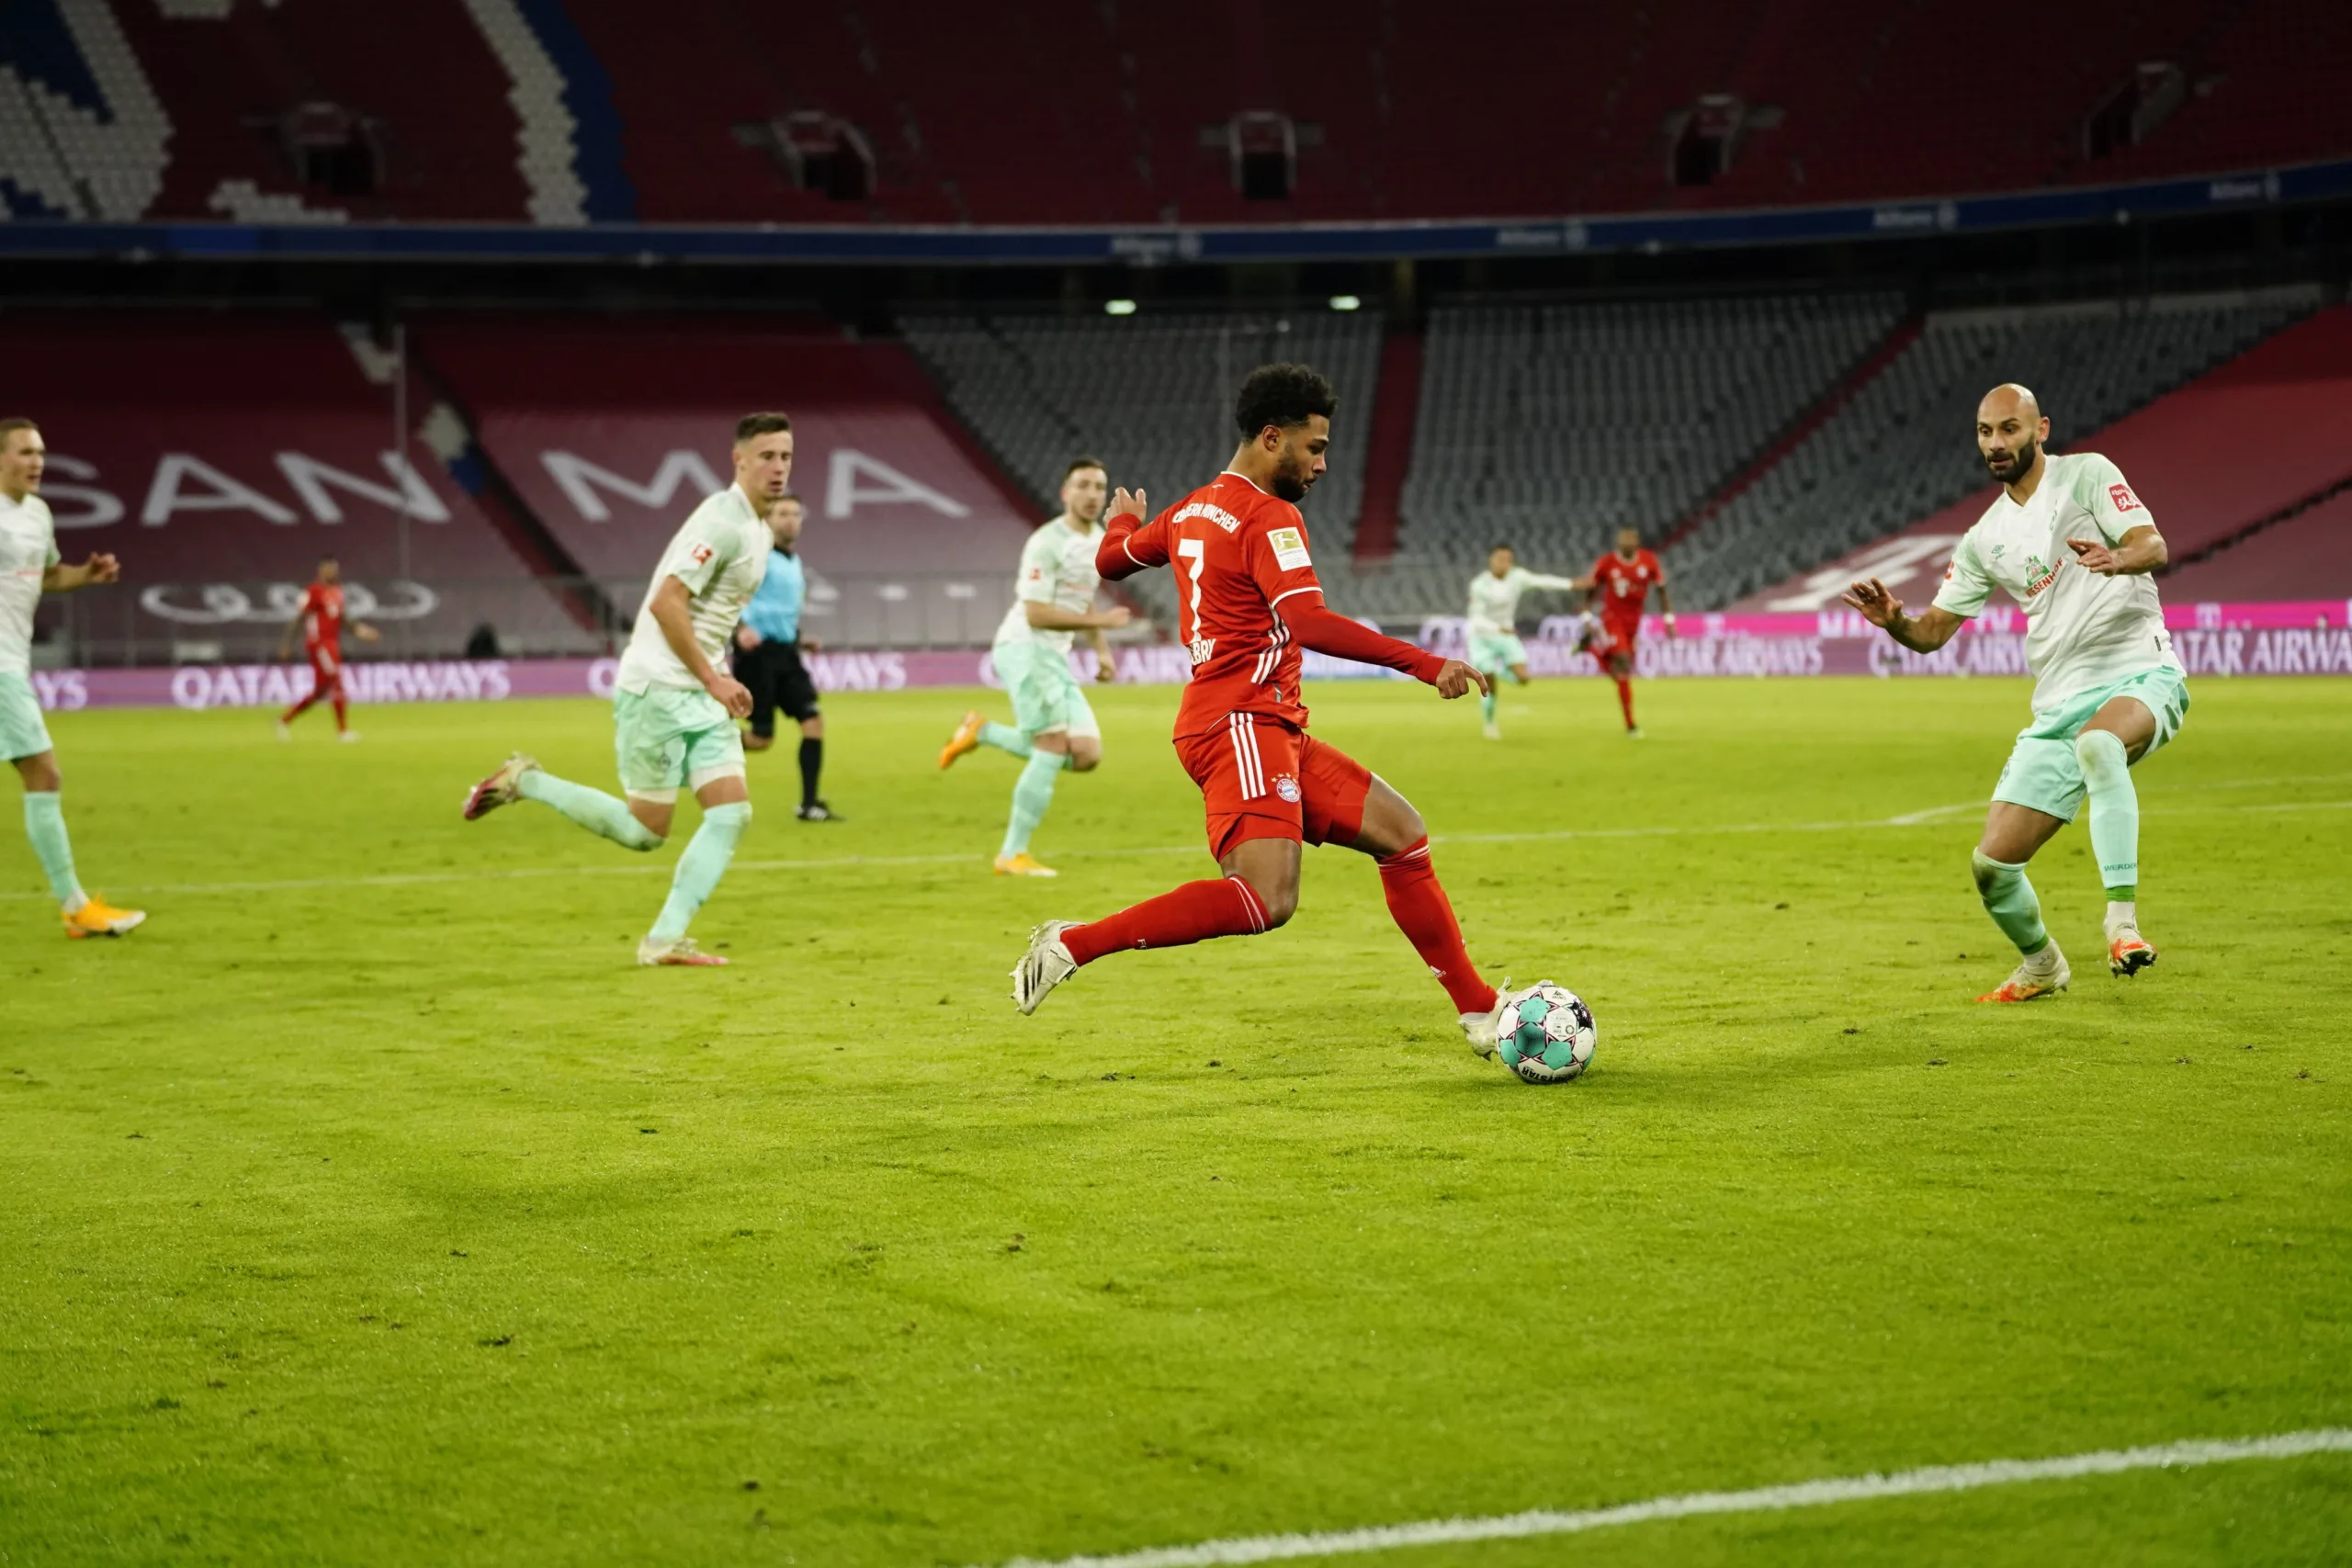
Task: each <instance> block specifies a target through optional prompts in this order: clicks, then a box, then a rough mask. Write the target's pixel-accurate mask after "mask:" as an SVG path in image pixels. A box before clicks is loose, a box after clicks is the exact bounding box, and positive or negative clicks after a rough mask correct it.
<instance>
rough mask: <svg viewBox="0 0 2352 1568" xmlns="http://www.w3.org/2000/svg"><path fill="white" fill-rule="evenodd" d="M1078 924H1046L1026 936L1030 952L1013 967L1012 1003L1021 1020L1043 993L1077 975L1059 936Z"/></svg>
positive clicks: (1067, 948)
mask: <svg viewBox="0 0 2352 1568" xmlns="http://www.w3.org/2000/svg"><path fill="white" fill-rule="evenodd" d="M1078 923H1079V922H1078V921H1076V920H1047V921H1046V923H1045V924H1044V925H1042V926H1039V927H1038V928H1037V929H1036V930H1035V931H1031V932H1030V933H1029V951H1028V952H1026V953H1023V954H1022V955H1021V962H1020V963H1018V964H1014V965H1013V966H1012V1003H1013V1005H1014V1006H1015V1007H1017V1008H1019V1009H1020V1010H1021V1012H1022V1016H1023V1017H1024V1018H1025V1017H1027V1016H1028V1015H1029V1014H1031V1013H1033V1012H1035V1011H1036V1010H1037V1004H1038V1003H1039V1002H1042V1001H1044V1000H1045V999H1046V992H1048V991H1050V990H1052V989H1053V988H1054V987H1056V986H1058V985H1060V984H1061V983H1062V982H1063V981H1064V980H1067V979H1069V977H1070V976H1072V975H1075V974H1077V973H1078V960H1077V959H1075V958H1072V957H1071V956H1070V955H1069V946H1068V945H1067V944H1066V943H1064V942H1063V941H1062V932H1064V931H1068V930H1069V929H1070V927H1072V926H1074V925H1077V924H1078Z"/></svg>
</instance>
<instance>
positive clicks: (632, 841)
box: [515, 768, 663, 850]
mask: <svg viewBox="0 0 2352 1568" xmlns="http://www.w3.org/2000/svg"><path fill="white" fill-rule="evenodd" d="M515 793H516V794H518V795H521V796H522V797H523V798H524V799H526V800H536V801H537V802H538V803H539V804H540V805H542V806H550V807H554V808H555V809H556V810H558V811H560V812H561V813H563V815H564V816H566V817H568V818H571V820H572V821H574V822H577V823H579V824H580V825H581V826H582V828H585V829H588V830H589V831H590V832H592V833H601V834H602V835H604V836H605V838H607V839H610V840H612V841H613V842H615V843H616V844H618V845H620V846H621V847H622V848H623V849H626V850H658V849H660V848H661V847H662V842H663V840H662V836H661V835H660V834H659V833H656V832H654V831H653V829H650V828H648V827H647V826H646V825H645V824H644V823H642V822H640V821H639V820H638V819H637V818H634V817H632V816H630V815H629V811H628V805H627V804H626V803H624V802H622V801H618V800H615V799H614V798H613V797H612V796H611V795H606V794H605V792H604V791H603V790H601V789H590V788H589V787H588V786H587V785H586V784H573V783H572V782H571V780H570V779H560V778H558V777H556V776H555V775H554V774H553V773H548V772H546V771H545V770H543V769H540V768H533V769H531V770H530V771H529V772H527V773H525V774H524V775H523V776H522V777H521V778H519V779H516V780H515Z"/></svg>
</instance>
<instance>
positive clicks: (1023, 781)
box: [998, 751, 1068, 855]
mask: <svg viewBox="0 0 2352 1568" xmlns="http://www.w3.org/2000/svg"><path fill="white" fill-rule="evenodd" d="M1065 761H1068V759H1067V758H1066V757H1064V756H1061V755H1059V754H1058V753H1056V752H1052V751H1039V752H1037V753H1035V755H1033V756H1031V757H1030V759H1029V761H1028V762H1027V764H1026V765H1024V766H1023V768H1022V770H1021V777H1020V778H1019V779H1018V780H1016V781H1015V782H1014V784H1013V786H1012V820H1011V821H1009V822H1007V823H1006V824H1005V825H1004V848H1003V849H1001V850H1000V851H999V852H998V853H1000V854H1008V855H1017V854H1023V853H1025V852H1027V851H1028V848H1029V835H1030V834H1032V833H1035V831H1036V830H1037V824H1038V823H1040V822H1042V821H1044V820H1045V819H1046V807H1048V806H1051V805H1052V804H1053V803H1054V775H1055V774H1056V773H1060V772H1061V771H1062V764H1063V763H1064V762H1065Z"/></svg>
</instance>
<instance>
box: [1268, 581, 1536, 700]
mask: <svg viewBox="0 0 2352 1568" xmlns="http://www.w3.org/2000/svg"><path fill="white" fill-rule="evenodd" d="M1275 613H1276V614H1277V615H1281V616H1282V618H1283V625H1284V626H1288V627H1289V628H1290V635H1291V637H1292V638H1293V639H1294V640H1295V641H1296V642H1297V644H1298V646H1299V647H1301V648H1311V649H1314V650H1315V651H1316V652H1317V653H1328V654H1329V655H1330V656H1331V657H1332V658H1334V659H1352V660H1355V661H1356V662H1357V663H1359V664H1378V665H1383V666H1385V667H1386V668H1388V669H1390V670H1401V671H1404V672H1405V673H1406V674H1408V675H1410V676H1411V677H1412V678H1413V679H1414V680H1416V681H1422V682H1427V683H1429V684H1430V685H1432V686H1435V687H1436V688H1437V694H1438V695H1439V696H1442V697H1445V698H1449V699H1451V698H1453V697H1458V696H1460V695H1462V694H1464V693H1465V692H1467V691H1469V690H1470V689H1471V688H1472V687H1474V686H1475V687H1476V688H1477V689H1478V690H1479V691H1480V692H1482V693H1483V692H1486V691H1487V690H1489V689H1490V688H1489V687H1488V686H1487V678H1486V677H1485V676H1484V675H1481V674H1480V673H1478V671H1476V670H1473V669H1472V668H1470V666H1468V665H1467V664H1464V663H1463V662H1462V660H1458V659H1443V658H1440V657H1439V656H1438V655H1436V654H1434V653H1431V652H1430V651H1429V650H1428V649H1424V648H1416V647H1414V646H1413V645H1412V644H1411V643H1409V642H1405V641H1403V640H1401V639H1399V638H1397V637H1384V636H1383V635H1381V634H1380V633H1379V632H1376V631H1374V630H1373V629H1372V628H1371V627H1369V626H1359V625H1357V624H1356V623H1355V622H1353V621H1351V620H1350V619H1348V617H1347V616H1345V615H1340V614H1338V613H1337V612H1335V611H1333V610H1331V609H1329V608H1327V607H1326V606H1325V604H1324V603H1323V595H1322V593H1321V592H1319V591H1311V592H1301V593H1294V594H1291V595H1289V596H1288V597H1286V598H1284V599H1283V602H1282V603H1281V604H1278V605H1276V606H1275Z"/></svg>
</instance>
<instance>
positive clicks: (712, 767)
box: [613, 686, 743, 800]
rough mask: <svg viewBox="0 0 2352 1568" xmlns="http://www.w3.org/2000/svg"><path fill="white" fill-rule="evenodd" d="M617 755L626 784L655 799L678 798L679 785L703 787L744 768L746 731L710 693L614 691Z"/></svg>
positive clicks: (668, 688)
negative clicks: (739, 727) (740, 728)
mask: <svg viewBox="0 0 2352 1568" xmlns="http://www.w3.org/2000/svg"><path fill="white" fill-rule="evenodd" d="M613 755H614V757H615V759H616V761H618V763H619V764H620V774H621V788H622V789H624V790H626V791H628V793H629V794H630V795H639V796H642V797H644V798H646V799H649V800H675V799H676V798H677V797H678V786H679V785H680V784H684V785H685V786H686V787H687V788H689V789H695V790H699V789H701V788H702V786H703V785H705V784H708V783H709V782H710V781H711V780H713V779H717V778H724V777H726V776H727V775H729V774H730V773H732V774H736V775H738V776H740V775H741V773H742V772H743V733H742V731H741V730H739V729H737V728H735V721H734V720H733V719H731V718H729V717H728V716H727V710H726V709H725V708H723V707H721V706H720V705H719V704H718V698H716V697H714V696H712V695H711V694H709V693H708V692H703V691H687V690H685V689H684V688H682V687H677V686H649V687H647V688H646V689H645V690H644V691H642V692H615V693H614V694H613Z"/></svg>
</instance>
